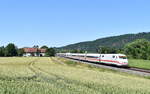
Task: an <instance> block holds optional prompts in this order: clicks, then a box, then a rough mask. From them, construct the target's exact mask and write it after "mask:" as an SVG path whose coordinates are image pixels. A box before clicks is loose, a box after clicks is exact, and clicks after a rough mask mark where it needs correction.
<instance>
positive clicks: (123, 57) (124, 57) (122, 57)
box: [119, 56, 127, 59]
mask: <svg viewBox="0 0 150 94" xmlns="http://www.w3.org/2000/svg"><path fill="white" fill-rule="evenodd" d="M119 58H120V59H127V57H126V56H119Z"/></svg>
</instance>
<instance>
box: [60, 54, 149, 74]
mask: <svg viewBox="0 0 150 94" xmlns="http://www.w3.org/2000/svg"><path fill="white" fill-rule="evenodd" d="M61 58H66V57H61ZM66 59H68V60H72V61H75V62H80V63H85V64H89V65H91V66H95V67H101V68H107V69H111V70H116V71H120V72H126V73H129V74H135V75H140V76H150V70H148V69H142V68H137V67H118V66H113V65H106V64H100V63H99V64H98V63H94V62H88V61H81V60H77V59H72V58H66Z"/></svg>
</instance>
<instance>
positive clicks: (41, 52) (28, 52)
mask: <svg viewBox="0 0 150 94" xmlns="http://www.w3.org/2000/svg"><path fill="white" fill-rule="evenodd" d="M23 50H24V54H23V56H25V57H30V56H45V53H46V49H40V48H23Z"/></svg>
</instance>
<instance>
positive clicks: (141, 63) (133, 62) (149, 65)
mask: <svg viewBox="0 0 150 94" xmlns="http://www.w3.org/2000/svg"><path fill="white" fill-rule="evenodd" d="M129 66H131V67H138V68H144V69H150V60H142V59H129Z"/></svg>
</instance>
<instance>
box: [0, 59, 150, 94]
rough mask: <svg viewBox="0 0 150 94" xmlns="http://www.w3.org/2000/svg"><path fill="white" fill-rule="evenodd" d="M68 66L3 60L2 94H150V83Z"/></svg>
mask: <svg viewBox="0 0 150 94" xmlns="http://www.w3.org/2000/svg"><path fill="white" fill-rule="evenodd" d="M58 61H59V62H58ZM62 61H63V62H65V63H63V62H62ZM66 62H70V61H68V60H65V59H60V58H55V57H53V58H49V57H28V58H27V57H9V58H8V57H7V58H5V57H4V58H0V94H150V87H149V86H150V80H149V79H146V78H143V77H138V76H133V75H127V74H122V73H117V72H113V71H107V70H105V71H104V70H103V69H102V70H100V69H96V68H90V67H88V66H86V65H82V64H77V65H70V64H68V63H66Z"/></svg>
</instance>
